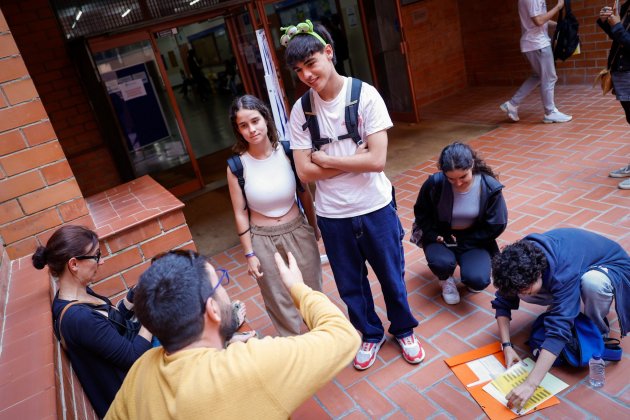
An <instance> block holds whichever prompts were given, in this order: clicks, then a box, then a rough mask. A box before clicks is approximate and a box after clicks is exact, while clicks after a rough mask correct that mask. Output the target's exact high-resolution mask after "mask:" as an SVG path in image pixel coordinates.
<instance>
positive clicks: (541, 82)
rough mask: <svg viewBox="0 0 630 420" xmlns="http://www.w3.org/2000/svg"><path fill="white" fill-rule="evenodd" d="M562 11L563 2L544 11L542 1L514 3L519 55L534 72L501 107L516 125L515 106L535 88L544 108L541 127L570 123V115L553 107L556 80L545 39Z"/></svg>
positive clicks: (550, 51)
mask: <svg viewBox="0 0 630 420" xmlns="http://www.w3.org/2000/svg"><path fill="white" fill-rule="evenodd" d="M563 7H564V0H558V3H557V4H556V5H555V6H554V7H553V8H552V9H551V10H549V11H547V3H546V1H545V0H518V15H519V17H520V18H521V52H522V53H523V54H524V55H525V57H526V58H527V60H528V61H529V64H530V65H531V66H532V71H533V72H534V73H533V74H532V75H531V76H530V77H529V79H527V80H525V82H523V84H522V85H521V87H520V88H519V89H518V90H517V91H516V93H515V94H514V96H512V99H510V100H509V101H507V102H505V103H503V104H501V107H500V108H501V110H502V111H504V112H505V113H506V114H507V116H508V117H509V118H510V119H511V120H512V121H518V120H519V117H518V106H519V105H520V104H521V102H522V101H523V100H524V99H525V97H526V96H527V95H529V94H530V93H531V92H532V91H533V90H534V89H536V87H538V86H540V96H541V99H542V103H543V107H544V108H545V116H544V118H543V122H544V123H562V122H567V121H571V120H572V119H573V117H572V116H571V115H566V114H563V113H562V112H560V111H558V108H556V105H555V103H554V87H555V85H556V81H557V80H558V76H556V66H555V62H554V58H553V50H552V49H551V39H550V38H549V32H548V31H549V26H552V27H555V26H556V22H555V21H553V20H551V18H553V17H554V16H555V15H556V13H558V12H559V11H560V10H561V9H562V8H563Z"/></svg>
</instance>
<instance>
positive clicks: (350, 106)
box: [300, 77, 363, 150]
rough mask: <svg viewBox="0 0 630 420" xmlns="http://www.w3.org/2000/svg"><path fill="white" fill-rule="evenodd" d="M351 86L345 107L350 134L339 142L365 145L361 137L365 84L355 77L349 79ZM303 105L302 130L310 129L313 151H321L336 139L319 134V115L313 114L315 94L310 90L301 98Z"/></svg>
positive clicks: (347, 90) (348, 88)
mask: <svg viewBox="0 0 630 420" xmlns="http://www.w3.org/2000/svg"><path fill="white" fill-rule="evenodd" d="M348 83H349V84H350V86H348V87H347V88H346V106H345V124H346V129H347V130H348V134H344V135H342V136H339V137H338V138H337V140H344V139H352V141H354V142H355V143H356V144H357V146H360V145H361V144H363V139H362V138H361V136H360V135H359V98H360V97H361V86H362V84H363V82H362V81H361V80H359V79H355V78H353V77H350V78H349V81H348ZM300 102H301V103H302V111H304V118H305V122H304V124H303V125H302V130H304V131H306V130H307V129H308V131H309V133H310V134H311V143H312V144H313V150H319V149H320V148H321V147H322V146H323V145H325V144H329V143H332V142H333V141H335V139H331V138H328V137H324V138H322V137H321V135H320V133H319V124H318V122H317V115H316V114H315V113H314V112H313V94H312V89H309V90H308V91H307V92H306V93H305V94H304V95H302V97H301V98H300Z"/></svg>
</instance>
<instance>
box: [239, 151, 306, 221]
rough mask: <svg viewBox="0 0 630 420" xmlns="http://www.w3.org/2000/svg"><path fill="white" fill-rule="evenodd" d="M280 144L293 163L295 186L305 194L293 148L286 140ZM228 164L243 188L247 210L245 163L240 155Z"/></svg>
mask: <svg viewBox="0 0 630 420" xmlns="http://www.w3.org/2000/svg"><path fill="white" fill-rule="evenodd" d="M280 144H281V145H282V148H283V149H284V153H285V154H286V155H287V157H288V158H289V162H291V169H292V170H293V175H294V176H295V185H296V186H297V191H298V192H304V187H302V181H300V178H299V177H298V174H297V171H296V170H295V162H294V161H293V151H292V150H291V146H290V144H289V142H288V141H286V140H281V141H280ZM227 164H228V166H229V167H230V171H232V173H233V174H234V176H235V177H236V179H238V185H239V187H241V192H242V193H243V198H244V199H245V208H247V196H246V195H245V177H244V176H243V162H241V157H240V156H239V155H232V156H230V157H229V158H228V159H227ZM298 202H299V200H298Z"/></svg>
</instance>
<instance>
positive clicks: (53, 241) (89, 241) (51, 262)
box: [32, 225, 98, 277]
mask: <svg viewBox="0 0 630 420" xmlns="http://www.w3.org/2000/svg"><path fill="white" fill-rule="evenodd" d="M88 247H89V249H87V248H88ZM97 247H98V236H97V235H96V233H95V232H93V231H92V230H90V229H88V228H86V227H84V226H76V225H65V226H62V227H60V228H59V229H57V230H56V231H55V233H53V234H52V236H51V237H50V239H49V240H48V242H47V243H46V246H45V247H44V246H38V247H37V250H36V251H35V253H34V254H33V257H32V261H33V267H35V268H37V269H38V270H41V269H43V268H44V267H45V266H46V265H48V269H49V270H50V274H52V275H53V276H55V277H59V276H60V275H61V274H62V273H63V272H64V270H65V269H66V264H68V261H70V259H71V258H74V257H79V256H82V255H86V254H88V253H90V252H92V251H94V250H95V249H96V248H97ZM86 249H87V250H86Z"/></svg>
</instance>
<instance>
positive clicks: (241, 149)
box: [230, 95, 278, 155]
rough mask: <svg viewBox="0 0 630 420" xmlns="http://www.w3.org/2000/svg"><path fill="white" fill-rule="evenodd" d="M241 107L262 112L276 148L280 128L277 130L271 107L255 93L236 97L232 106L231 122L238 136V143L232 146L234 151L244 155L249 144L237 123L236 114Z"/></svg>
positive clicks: (272, 144)
mask: <svg viewBox="0 0 630 420" xmlns="http://www.w3.org/2000/svg"><path fill="white" fill-rule="evenodd" d="M241 109H247V110H250V111H258V112H260V115H262V117H263V118H264V119H265V123H267V136H268V137H269V141H270V142H271V146H272V147H273V149H274V150H275V148H276V147H277V146H278V130H276V124H275V123H274V121H273V116H272V115H271V111H270V110H269V107H268V106H267V105H266V104H265V103H264V102H263V101H261V100H260V99H258V98H257V97H255V96H253V95H243V96H241V97H239V98H236V99H235V100H234V102H232V105H231V106H230V122H231V123H232V130H234V135H235V136H236V144H235V145H234V146H232V151H233V152H234V153H236V154H238V155H242V154H243V153H245V152H246V151H247V147H248V146H249V143H247V140H245V139H244V138H243V136H242V135H241V132H240V130H239V129H238V124H237V123H236V114H237V113H238V111H240V110H241Z"/></svg>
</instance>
